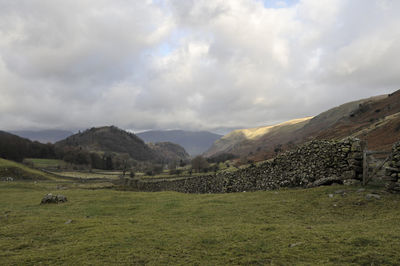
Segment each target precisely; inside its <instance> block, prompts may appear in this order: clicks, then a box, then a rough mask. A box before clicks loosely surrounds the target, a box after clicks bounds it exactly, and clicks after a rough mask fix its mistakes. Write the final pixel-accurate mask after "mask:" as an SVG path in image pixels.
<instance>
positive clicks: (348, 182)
mask: <svg viewBox="0 0 400 266" xmlns="http://www.w3.org/2000/svg"><path fill="white" fill-rule="evenodd" d="M360 183H361V182H360V181H359V180H357V179H347V180H343V185H346V186H351V185H358V184H360Z"/></svg>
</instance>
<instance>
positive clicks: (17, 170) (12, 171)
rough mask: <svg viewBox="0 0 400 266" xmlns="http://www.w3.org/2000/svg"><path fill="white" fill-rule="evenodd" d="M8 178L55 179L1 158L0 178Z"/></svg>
mask: <svg viewBox="0 0 400 266" xmlns="http://www.w3.org/2000/svg"><path fill="white" fill-rule="evenodd" d="M7 176H10V177H13V178H16V179H40V180H42V179H50V180H54V179H55V177H54V176H52V175H50V174H47V173H44V172H42V171H39V170H36V169H32V168H29V167H27V166H25V165H23V164H20V163H16V162H13V161H9V160H5V159H2V158H0V177H7Z"/></svg>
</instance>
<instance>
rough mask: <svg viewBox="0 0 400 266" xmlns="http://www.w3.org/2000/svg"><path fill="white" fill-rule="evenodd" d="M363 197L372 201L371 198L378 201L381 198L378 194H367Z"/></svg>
mask: <svg viewBox="0 0 400 266" xmlns="http://www.w3.org/2000/svg"><path fill="white" fill-rule="evenodd" d="M365 197H366V198H367V199H372V198H374V199H380V198H381V196H379V195H378V194H372V193H370V194H367V195H366V196H365Z"/></svg>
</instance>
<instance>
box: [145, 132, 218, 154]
mask: <svg viewBox="0 0 400 266" xmlns="http://www.w3.org/2000/svg"><path fill="white" fill-rule="evenodd" d="M137 136H138V137H139V138H141V139H143V140H144V141H145V142H147V143H149V142H152V143H156V142H172V143H176V144H179V145H180V146H182V147H183V148H185V150H186V151H187V152H188V153H189V154H190V155H191V156H194V155H198V154H202V153H203V152H205V151H206V150H207V149H209V148H210V147H211V145H212V144H213V143H214V142H215V141H216V140H218V139H219V138H221V137H222V135H219V134H215V133H211V132H208V131H184V130H152V131H146V132H141V133H138V134H137Z"/></svg>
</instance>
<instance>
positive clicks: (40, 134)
mask: <svg viewBox="0 0 400 266" xmlns="http://www.w3.org/2000/svg"><path fill="white" fill-rule="evenodd" d="M11 133H12V134H15V135H17V136H20V137H22V138H26V139H30V140H32V141H39V142H41V143H49V142H50V143H55V142H57V141H59V140H63V139H65V138H66V137H69V136H71V135H72V134H74V133H72V132H71V131H67V130H40V131H32V130H19V131H11Z"/></svg>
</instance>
